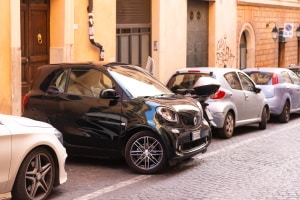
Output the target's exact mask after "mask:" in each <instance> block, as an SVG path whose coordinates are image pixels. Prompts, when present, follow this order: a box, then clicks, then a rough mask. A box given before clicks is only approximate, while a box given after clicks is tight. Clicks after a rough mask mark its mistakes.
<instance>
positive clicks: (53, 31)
mask: <svg viewBox="0 0 300 200" xmlns="http://www.w3.org/2000/svg"><path fill="white" fill-rule="evenodd" d="M50 5H51V9H50V37H51V39H50V46H51V47H63V46H64V44H65V41H64V39H65V38H64V36H65V28H64V26H65V23H64V22H65V2H64V1H61V0H52V1H51V4H50ZM58 22H59V23H58Z"/></svg>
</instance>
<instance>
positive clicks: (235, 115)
mask: <svg viewBox="0 0 300 200" xmlns="http://www.w3.org/2000/svg"><path fill="white" fill-rule="evenodd" d="M202 76H211V77H213V78H215V79H217V80H218V81H219V82H220V84H221V87H220V89H219V90H218V91H217V92H216V93H215V94H214V95H213V96H211V97H210V98H209V99H208V100H206V103H208V104H209V105H208V109H209V111H210V113H211V114H212V117H213V121H214V123H215V124H216V126H215V128H216V129H214V130H217V133H218V135H219V136H220V137H222V138H230V137H231V136H232V135H233V133H234V128H235V127H238V126H243V125H248V124H253V123H259V128H260V129H265V128H266V126H267V121H268V119H269V116H270V115H269V106H268V103H267V100H266V99H265V97H264V94H263V93H262V92H261V88H260V87H259V86H257V85H256V84H255V83H254V81H253V80H252V79H251V78H250V77H249V76H248V75H247V74H245V73H244V72H243V71H241V70H238V69H233V68H212V67H196V68H184V69H181V70H178V71H176V72H175V73H174V74H173V75H171V77H170V79H169V80H168V81H167V84H166V85H167V87H168V88H170V89H171V90H172V91H173V92H175V93H176V90H175V89H174V88H176V89H177V88H182V89H192V88H193V86H194V84H195V82H196V81H197V80H198V79H199V78H200V77H202Z"/></svg>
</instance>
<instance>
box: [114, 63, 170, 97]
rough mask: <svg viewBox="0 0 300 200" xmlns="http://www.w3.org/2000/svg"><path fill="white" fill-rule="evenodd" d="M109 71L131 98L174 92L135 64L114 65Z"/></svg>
mask: <svg viewBox="0 0 300 200" xmlns="http://www.w3.org/2000/svg"><path fill="white" fill-rule="evenodd" d="M129 68H130V69H129ZM109 73H110V74H111V76H112V77H113V78H114V79H115V81H116V82H117V83H118V84H119V85H120V86H121V87H122V88H123V90H124V91H125V92H126V93H127V95H128V96H129V97H130V98H138V97H153V96H163V95H170V94H173V93H172V92H171V91H170V90H169V89H168V88H167V87H166V86H165V85H163V84H162V83H161V82H160V81H158V80H156V79H155V78H154V77H153V76H151V75H150V74H149V73H148V72H146V71H144V70H143V69H138V68H137V67H135V66H124V67H118V68H114V67H113V68H112V70H109Z"/></svg>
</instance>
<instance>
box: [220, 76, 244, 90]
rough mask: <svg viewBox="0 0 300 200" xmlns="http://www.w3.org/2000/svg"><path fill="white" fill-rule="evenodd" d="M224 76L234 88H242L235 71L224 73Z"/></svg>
mask: <svg viewBox="0 0 300 200" xmlns="http://www.w3.org/2000/svg"><path fill="white" fill-rule="evenodd" d="M224 78H225V79H226V81H227V83H228V84H229V85H230V87H231V88H232V89H235V90H242V86H241V83H240V81H239V78H238V76H237V74H236V73H235V72H229V73H226V74H224Z"/></svg>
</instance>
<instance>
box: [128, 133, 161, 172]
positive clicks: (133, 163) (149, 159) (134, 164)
mask: <svg viewBox="0 0 300 200" xmlns="http://www.w3.org/2000/svg"><path fill="white" fill-rule="evenodd" d="M125 160H126V162H127V164H128V166H129V167H130V168H131V169H132V170H133V171H135V172H137V173H139V174H154V173H158V172H160V171H162V170H163V169H164V168H165V167H166V165H167V156H166V150H165V148H164V145H163V142H162V141H161V139H160V138H159V137H158V136H157V135H155V134H154V133H152V132H150V131H141V132H138V133H136V134H134V135H133V136H132V137H131V138H130V139H129V140H128V142H127V144H126V146H125Z"/></svg>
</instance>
